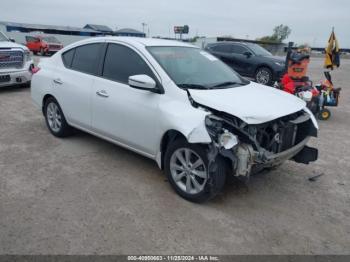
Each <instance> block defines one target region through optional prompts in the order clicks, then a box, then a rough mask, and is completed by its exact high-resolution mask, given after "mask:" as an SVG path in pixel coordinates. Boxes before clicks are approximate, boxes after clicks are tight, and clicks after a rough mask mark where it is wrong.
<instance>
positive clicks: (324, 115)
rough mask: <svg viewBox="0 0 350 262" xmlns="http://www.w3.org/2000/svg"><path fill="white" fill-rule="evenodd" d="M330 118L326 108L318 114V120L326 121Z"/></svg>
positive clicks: (329, 112)
mask: <svg viewBox="0 0 350 262" xmlns="http://www.w3.org/2000/svg"><path fill="white" fill-rule="evenodd" d="M330 117H331V111H329V110H328V109H327V108H323V109H321V110H320V112H319V113H318V119H319V120H328V119H329V118H330Z"/></svg>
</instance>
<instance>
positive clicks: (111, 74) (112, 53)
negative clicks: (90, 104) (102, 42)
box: [103, 44, 156, 84]
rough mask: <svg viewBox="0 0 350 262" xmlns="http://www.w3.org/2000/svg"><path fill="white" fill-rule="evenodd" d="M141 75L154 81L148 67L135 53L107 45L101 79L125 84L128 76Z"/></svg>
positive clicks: (116, 45) (124, 47)
mask: <svg viewBox="0 0 350 262" xmlns="http://www.w3.org/2000/svg"><path fill="white" fill-rule="evenodd" d="M143 74H144V75H148V76H150V77H152V78H153V79H154V80H155V81H156V78H155V77H154V74H153V72H152V71H151V69H150V68H149V66H148V65H147V64H146V62H145V61H144V60H143V59H142V58H141V57H140V56H139V55H138V54H137V53H136V52H135V51H133V50H132V49H130V48H128V47H126V46H122V45H118V44H109V45H108V48H107V52H106V58H105V63H104V67H103V77H105V78H108V79H111V80H114V81H118V82H121V83H125V84H127V83H128V78H129V76H132V75H143Z"/></svg>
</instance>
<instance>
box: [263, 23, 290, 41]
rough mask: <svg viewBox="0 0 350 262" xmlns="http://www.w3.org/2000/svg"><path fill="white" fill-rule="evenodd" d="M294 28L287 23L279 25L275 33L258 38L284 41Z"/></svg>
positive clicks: (274, 30)
mask: <svg viewBox="0 0 350 262" xmlns="http://www.w3.org/2000/svg"><path fill="white" fill-rule="evenodd" d="M291 32H292V30H291V29H290V28H289V26H287V25H283V24H281V25H278V26H276V27H275V28H274V29H273V34H272V35H270V36H263V37H261V38H258V39H257V40H259V41H263V42H270V43H271V42H272V43H282V41H283V40H285V39H287V38H288V36H289V35H290V33H291Z"/></svg>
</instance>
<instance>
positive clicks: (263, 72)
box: [254, 67, 273, 86]
mask: <svg viewBox="0 0 350 262" xmlns="http://www.w3.org/2000/svg"><path fill="white" fill-rule="evenodd" d="M254 78H255V81H256V82H257V83H259V84H262V85H268V86H271V85H272V84H273V74H272V71H271V69H270V68H267V67H260V68H258V69H257V70H256V72H255V76H254Z"/></svg>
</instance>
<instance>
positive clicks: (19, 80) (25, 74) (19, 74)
mask: <svg viewBox="0 0 350 262" xmlns="http://www.w3.org/2000/svg"><path fill="white" fill-rule="evenodd" d="M32 65H33V63H26V64H25V67H24V68H21V69H7V70H0V76H6V75H9V76H10V81H6V82H0V87H4V86H12V85H20V84H27V83H29V82H30V81H31V80H32V72H31V67H32Z"/></svg>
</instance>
